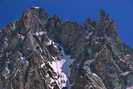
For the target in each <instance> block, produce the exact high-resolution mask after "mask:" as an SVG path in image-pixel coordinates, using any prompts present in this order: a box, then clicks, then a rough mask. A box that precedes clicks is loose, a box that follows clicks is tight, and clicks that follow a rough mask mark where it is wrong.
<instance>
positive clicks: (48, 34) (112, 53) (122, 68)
mask: <svg viewBox="0 0 133 89" xmlns="http://www.w3.org/2000/svg"><path fill="white" fill-rule="evenodd" d="M132 59H133V50H132V49H130V48H129V47H128V46H127V45H125V44H124V43H122V41H121V40H120V37H119V35H118V33H117V27H116V24H115V23H114V22H113V21H112V20H111V19H110V18H109V16H108V15H107V14H106V13H105V12H104V11H101V12H100V20H98V21H94V20H92V19H88V20H86V21H85V23H84V24H78V23H76V22H72V21H67V22H62V21H61V20H60V19H59V17H58V16H49V15H48V13H47V12H46V11H45V10H44V9H42V8H39V7H32V8H29V9H27V10H26V11H25V12H24V13H23V15H22V16H21V18H20V19H19V20H17V21H15V22H12V23H10V24H8V25H7V26H6V27H5V28H3V29H2V30H0V89H132V88H130V87H132V86H133V60H132Z"/></svg>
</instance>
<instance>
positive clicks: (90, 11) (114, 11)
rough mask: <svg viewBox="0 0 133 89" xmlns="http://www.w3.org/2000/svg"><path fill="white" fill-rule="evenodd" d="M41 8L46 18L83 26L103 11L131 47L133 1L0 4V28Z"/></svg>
mask: <svg viewBox="0 0 133 89" xmlns="http://www.w3.org/2000/svg"><path fill="white" fill-rule="evenodd" d="M32 6H40V7H42V8H45V9H46V11H47V12H48V13H49V15H58V16H60V18H61V19H62V20H72V21H77V22H79V23H83V22H84V20H85V19H86V18H93V19H96V20H97V19H98V15H99V9H101V8H103V9H104V10H105V11H106V12H107V13H108V14H109V15H110V17H111V18H113V20H114V21H115V22H116V23H117V24H118V31H119V33H120V36H121V38H122V40H123V42H125V43H126V44H128V45H129V46H130V47H133V39H132V37H133V0H0V11H1V13H0V27H4V26H5V25H6V24H7V23H9V22H12V21H14V20H16V19H19V18H20V16H21V14H22V12H24V11H25V9H26V8H30V7H32Z"/></svg>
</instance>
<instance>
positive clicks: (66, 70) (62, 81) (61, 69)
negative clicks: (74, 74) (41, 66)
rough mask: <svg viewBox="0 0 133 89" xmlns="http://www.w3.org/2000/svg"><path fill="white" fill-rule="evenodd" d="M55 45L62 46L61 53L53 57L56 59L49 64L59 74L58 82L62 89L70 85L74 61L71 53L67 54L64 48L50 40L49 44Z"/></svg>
mask: <svg viewBox="0 0 133 89" xmlns="http://www.w3.org/2000/svg"><path fill="white" fill-rule="evenodd" d="M51 44H52V45H55V46H57V47H60V54H59V56H57V57H53V59H54V61H52V62H50V63H49V65H50V66H51V67H52V68H53V70H54V72H56V74H57V75H58V79H57V80H56V83H57V84H58V86H59V87H60V89H62V88H63V87H69V77H70V73H71V71H70V65H71V64H72V63H73V59H72V58H71V56H70V55H66V54H65V52H64V48H63V47H62V46H61V45H60V44H58V43H54V42H53V41H52V40H49V42H48V45H51Z"/></svg>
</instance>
